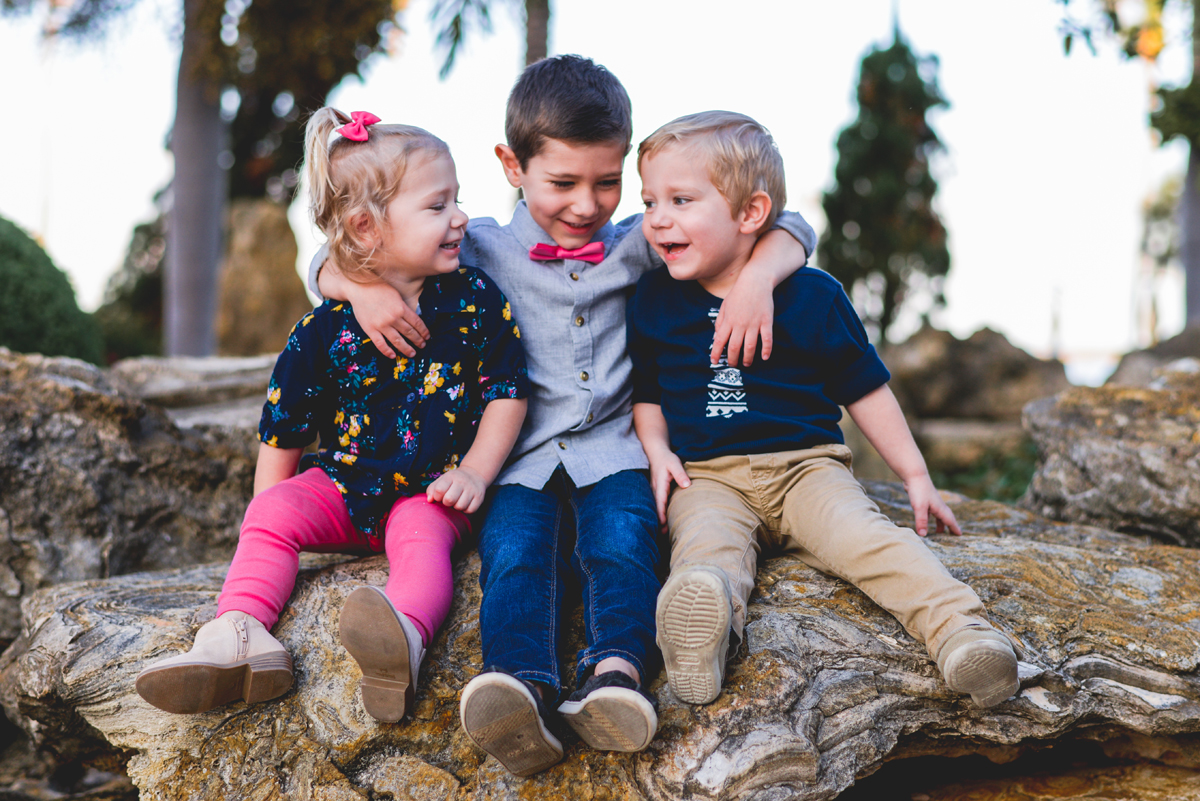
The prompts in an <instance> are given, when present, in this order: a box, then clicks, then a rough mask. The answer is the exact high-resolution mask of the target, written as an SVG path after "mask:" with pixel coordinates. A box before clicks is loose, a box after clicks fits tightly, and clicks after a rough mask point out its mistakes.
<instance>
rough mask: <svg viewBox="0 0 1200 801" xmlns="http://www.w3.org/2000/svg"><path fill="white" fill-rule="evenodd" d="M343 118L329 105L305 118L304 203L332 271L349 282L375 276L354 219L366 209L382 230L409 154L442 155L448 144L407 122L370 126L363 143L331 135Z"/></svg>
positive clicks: (370, 250)
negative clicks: (325, 242) (325, 244)
mask: <svg viewBox="0 0 1200 801" xmlns="http://www.w3.org/2000/svg"><path fill="white" fill-rule="evenodd" d="M349 122H350V117H348V116H346V115H345V114H343V113H342V112H341V111H338V110H337V109H335V108H333V107H332V106H326V107H324V108H322V109H318V110H317V111H315V112H313V115H312V116H311V117H310V118H309V120H308V125H307V127H306V128H305V133H304V162H305V175H306V177H307V179H308V191H309V196H310V198H311V202H310V204H309V208H310V211H311V213H312V218H313V222H314V223H315V224H316V226H317V227H318V228H319V229H321V232H322V233H324V234H325V236H326V238H327V239H328V240H329V257H330V258H331V259H332V260H333V263H334V264H335V265H337V268H338V270H339V271H341V273H342V274H343V275H345V276H346V277H347V278H349V279H351V280H353V281H370V280H372V279H373V278H376V277H378V275H379V274H378V272H377V271H376V269H375V267H374V255H375V254H374V249H373V248H372V247H370V246H368V244H367V243H366V242H364V241H363V240H362V239H361V237H360V236H359V234H358V232H357V231H356V230H355V227H354V225H353V220H354V218H356V217H358V216H359V215H360V214H366V215H367V219H369V220H370V221H371V224H372V225H373V226H374V227H375V229H376V230H382V229H383V228H384V226H386V224H387V207H388V204H389V203H391V202H392V199H393V198H395V197H396V193H397V192H399V191H400V182H401V180H402V179H403V178H404V173H405V171H406V169H407V167H408V161H409V158H410V157H411V156H412V155H413V154H414V153H417V152H418V151H430V152H431V154H437V153H444V154H447V155H448V154H449V153H450V148H449V147H447V145H446V143H445V142H443V141H442V140H441V139H438V138H437V137H436V136H434V135H433V134H431V133H429V132H428V131H426V130H423V129H421V128H416V127H413V126H411V125H378V124H377V125H371V126H370V127H368V128H367V140H366V141H365V142H357V141H355V140H352V139H347V138H345V137H344V136H340V135H338V136H334V130H335V129H337V128H339V127H341V126H342V125H344V124H346V123H349ZM331 136H333V139H332V141H330V137H331Z"/></svg>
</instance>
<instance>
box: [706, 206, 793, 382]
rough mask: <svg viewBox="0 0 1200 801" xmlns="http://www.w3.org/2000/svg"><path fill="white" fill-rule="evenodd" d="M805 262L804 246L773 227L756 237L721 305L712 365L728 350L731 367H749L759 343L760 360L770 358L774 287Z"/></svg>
mask: <svg viewBox="0 0 1200 801" xmlns="http://www.w3.org/2000/svg"><path fill="white" fill-rule="evenodd" d="M807 260H808V252H807V251H805V249H804V245H802V244H800V242H798V241H797V240H796V239H795V238H793V237H792V235H791V234H789V233H788V232H787V231H785V230H784V229H782V228H773V229H771V230H770V231H767V232H766V233H765V234H763V235H762V236H761V237H760V238H759V240H758V243H757V244H756V245H755V246H754V252H753V253H752V254H751V255H750V261H748V262H747V263H746V266H745V267H743V268H742V272H741V275H739V276H738V280H737V283H735V284H734V286H733V289H731V290H730V291H729V295H728V297H726V298H725V301H724V302H723V303H722V304H721V311H720V313H719V314H718V315H717V332H716V335H715V336H714V337H713V347H712V352H711V353H710V354H709V359H710V361H711V362H712V363H713V364H716V363H717V362H718V361H719V360H720V358H721V352H722V351H724V350H725V349H726V347H728V349H729V364H730V365H731V366H737V364H738V363H739V361H740V362H741V363H742V364H743V365H745V366H746V367H749V366H750V365H751V364H753V363H754V352H755V351H756V350H758V349H760V342H761V350H762V358H763V359H764V360H766V359H769V358H770V357H771V346H772V343H773V338H772V335H771V327H772V326H773V325H774V323H775V298H774V292H775V287H777V286H779V282H780V281H782V280H783V279H785V278H787V277H788V276H789V275H791V274H792V273H794V272H796V270H798V269H800V268H801V267H803V266H804V263H805V262H806V261H807Z"/></svg>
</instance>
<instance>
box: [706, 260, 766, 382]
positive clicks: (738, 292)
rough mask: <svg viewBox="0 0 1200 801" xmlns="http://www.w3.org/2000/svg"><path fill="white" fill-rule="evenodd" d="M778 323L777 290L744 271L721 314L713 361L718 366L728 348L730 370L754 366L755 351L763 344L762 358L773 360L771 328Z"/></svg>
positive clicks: (763, 279) (730, 292)
mask: <svg viewBox="0 0 1200 801" xmlns="http://www.w3.org/2000/svg"><path fill="white" fill-rule="evenodd" d="M774 323H775V297H774V287H773V286H772V285H771V282H770V281H769V280H766V279H765V278H760V277H758V274H757V273H750V272H745V271H743V273H742V275H741V276H740V277H739V279H738V281H737V283H735V284H734V285H733V289H731V290H729V294H728V295H727V296H726V298H725V300H724V302H723V303H721V311H720V312H719V313H718V314H717V332H716V334H715V335H714V336H713V345H712V352H711V353H709V361H710V362H711V363H712V364H717V363H718V362H720V360H721V352H722V351H724V350H726V348H728V351H729V355H728V359H729V366H730V367H737V366H738V361H739V359H740V360H741V363H742V365H743V366H745V367H749V366H750V365H752V364H754V351H755V349H756V348H757V347H758V343H759V341H760V340H761V341H762V358H763V361H766V360H767V359H769V358H770V357H771V345H772V339H771V326H772V325H773V324H774Z"/></svg>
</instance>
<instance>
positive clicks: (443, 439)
mask: <svg viewBox="0 0 1200 801" xmlns="http://www.w3.org/2000/svg"><path fill="white" fill-rule="evenodd" d="M420 306H421V308H420V312H421V319H422V320H424V321H425V325H427V326H428V327H429V333H430V338H429V344H428V345H426V346H425V347H424V348H422V349H421V350H420V351H418V353H417V356H415V357H413V358H411V359H410V358H407V357H404V356H400V357H398V358H396V359H388V358H385V357H384V356H383V355H382V354H380V353H379V351H378V350H377V349H376V348H375V346H374V345H373V344H372V343H371V341H370V339H369V338H368V337H367V335H366V334H365V333H364V332H363V330H362V328H361V327H360V326H359V324H358V322H357V321H356V320H355V319H354V312H353V310H352V309H351V307H350V304H349V303H339V302H337V301H326V302H325V303H323V304H321V305H320V306H318V307H317V308H316V309H314V310H313V311H312V312H311V313H309V314H306V315H305V316H304V317H303V318H301V320H300V322H298V323H296V326H295V327H294V328H293V329H292V332H291V334H289V335H288V343H287V346H286V347H285V348H284V349H283V353H281V354H279V359H278V361H276V363H275V371H274V372H273V373H272V375H271V383H270V386H269V388H268V391H267V402H266V404H265V405H264V406H263V414H262V420H261V422H260V423H259V428H258V432H259V438H260V439H261V440H262V441H263V442H265V443H267V444H268V445H272V446H274V447H277V448H303V447H305V446H307V445H309V444H310V443H311V442H312V441H313V440H314V439H315V438H316V437H317V436H320V440H321V445H320V449H319V450H318V451H317V452H316V453H315V454H309V455H306V456H305V457H304V458H303V460H302V461H301V468H302V469H307V468H309V467H320V468H321V469H322V470H324V471H325V473H326V474H328V475H329V477H330V478H331V479H333V482H334V484H336V485H337V488H338V490H340V491H341V493H342V497H343V499H344V500H345V501H346V509H347V511H349V513H350V520H351V522H353V523H354V526H355V528H357V529H359V530H360V531H362V532H363V533H365V534H368V535H374V534H377V533H378V526H379V523H380V521H381V519H382V518H383V517H384V515H386V514H387V512H388V511H389V510H390V509H391V507H392V505H393V504H394V503H395V502H396V500H397V499H398V498H400V497H401V496H407V495H415V494H417V493H421V492H424V491H425V488H426V487H427V486H429V484H430V483H432V482H433V481H434V479H436V478H437V477H438V476H440V475H441V474H442V473H444V472H446V471H447V470H452V469H453V468H454V467H456V466H457V464H458V461H459V459H461V458H462V456H463V455H465V454H466V452H467V449H468V448H470V447H471V443H472V442H474V440H475V432H476V430H477V428H478V425H479V418H480V417H481V416H482V415H483V409H484V407H485V406H486V405H487V404H488V402H489V401H493V400H496V399H497V398H524V397H526V396H528V394H529V378H528V376H527V375H526V370H525V356H524V353H523V351H522V350H521V343H520V336H521V334H520V331H519V330H518V329H517V325H516V322H514V321H513V319H512V310H511V308H510V307H509V305H508V301H507V300H505V298H504V295H502V294H501V293H500V290H499V289H498V288H497V287H496V285H495V284H494V283H492V281H491V279H490V278H488V277H487V276H486V275H485V274H484V273H483V272H481V271H479V270H476V269H474V268H471V267H464V268H462V269H459V270H457V271H456V272H452V273H448V274H446V275H440V276H436V277H434V278H427V279H426V280H425V286H424V288H423V290H422V292H421V300H420Z"/></svg>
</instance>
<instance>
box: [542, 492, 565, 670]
mask: <svg viewBox="0 0 1200 801" xmlns="http://www.w3.org/2000/svg"><path fill="white" fill-rule="evenodd" d="M562 511H563V510H562V503H561V502H559V503H556V504H555V505H554V537H553V540H552V542H551V550H550V615H549V617H550V625H549V626H548V627H547V630H546V635H547V638H548V639H547V641H546V643H545V647H546V652H547V653H549V654H550V665H551V667H550V670H551V671H552V673H553V674H554V680H553V682H552V684H553V685H554V686H556V687H557V686H560V685H561V684H562V679H561V677H559V676H558V648H557V646H556V643H557V642H558V621H559V618H560V617H561V615H562V598H560V597H559V591H560V589H561V588H560V587H559V582H558V541H559V538H560V537H561V535H562Z"/></svg>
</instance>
